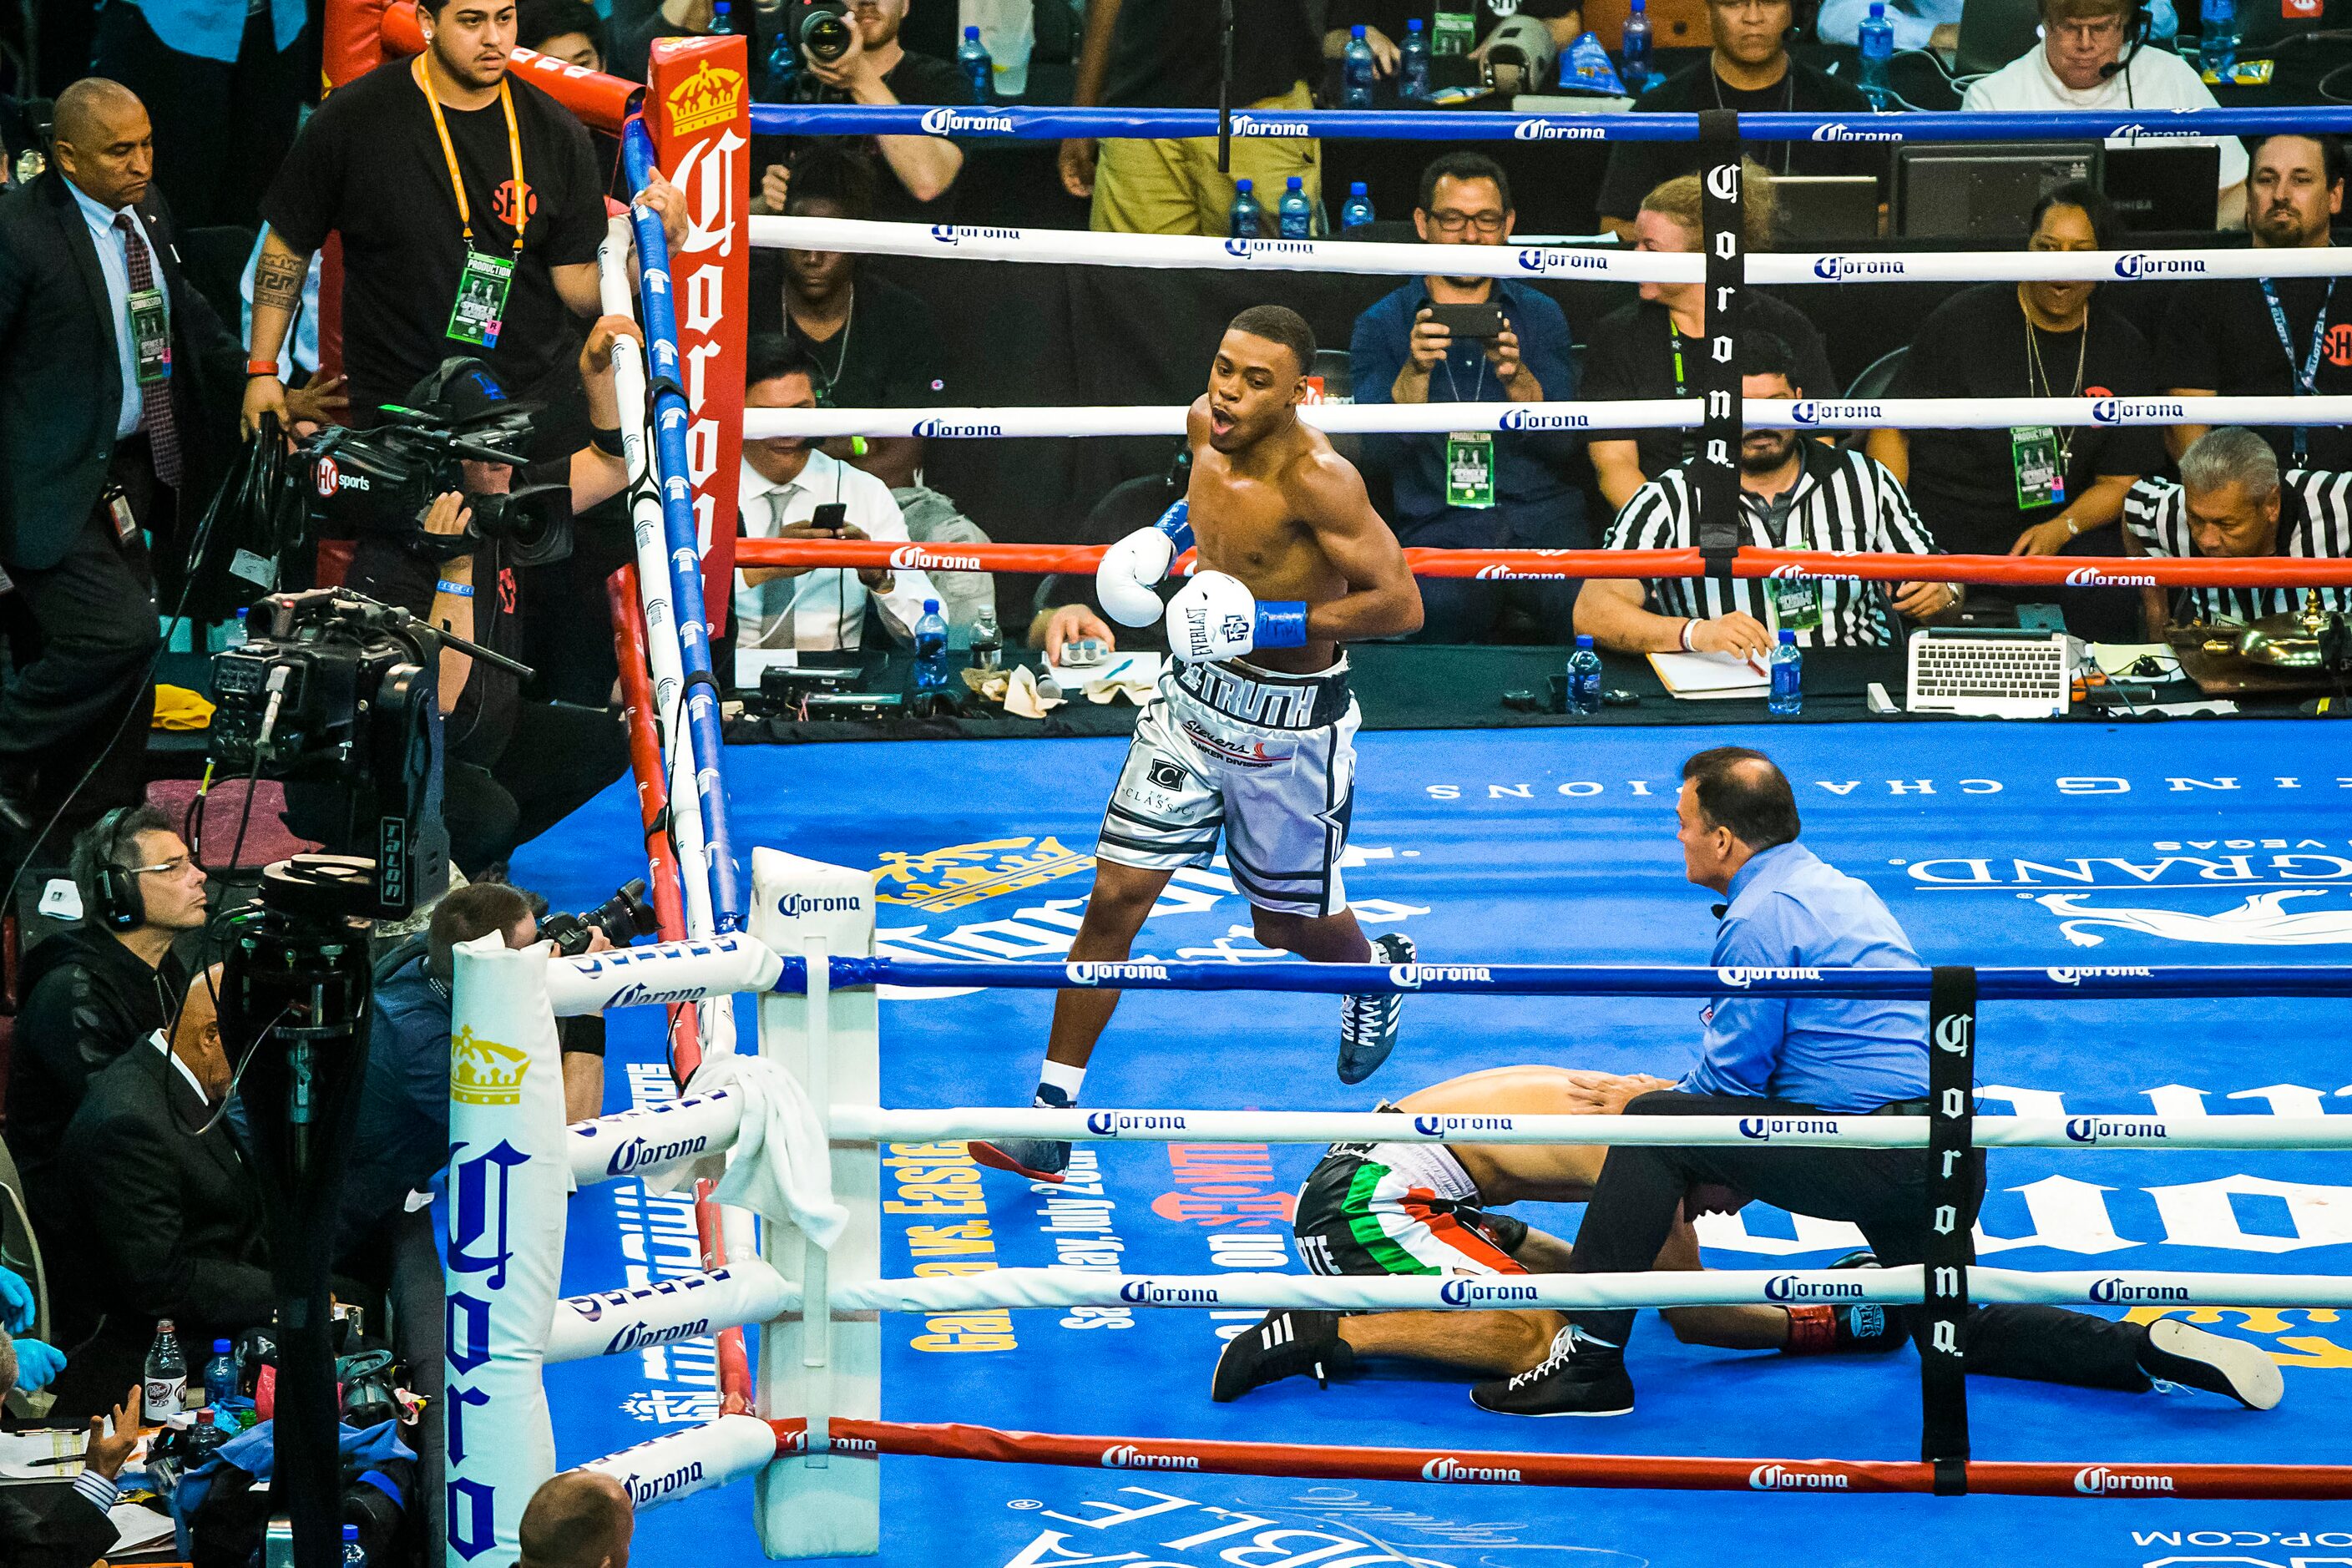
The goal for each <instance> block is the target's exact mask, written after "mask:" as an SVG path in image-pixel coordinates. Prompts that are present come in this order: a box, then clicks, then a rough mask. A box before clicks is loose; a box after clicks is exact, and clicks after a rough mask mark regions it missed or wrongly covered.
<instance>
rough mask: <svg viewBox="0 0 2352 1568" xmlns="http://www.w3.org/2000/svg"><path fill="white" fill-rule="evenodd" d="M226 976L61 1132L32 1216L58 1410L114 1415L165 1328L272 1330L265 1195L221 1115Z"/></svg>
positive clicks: (152, 1039) (132, 1057) (192, 1332)
mask: <svg viewBox="0 0 2352 1568" xmlns="http://www.w3.org/2000/svg"><path fill="white" fill-rule="evenodd" d="M218 984H219V972H218V971H217V969H215V971H213V972H212V973H210V974H208V975H205V976H199V977H198V979H197V981H196V984H194V985H192V986H190V987H189V989H188V994H187V1000H186V1001H185V1002H184V1004H182V1005H181V1007H180V1009H179V1014H178V1016H177V1017H175V1018H174V1019H173V1023H172V1027H171V1031H170V1033H169V1035H168V1036H167V1035H166V1034H165V1033H164V1032H163V1030H161V1029H159V1030H157V1031H156V1032H155V1033H154V1034H152V1035H151V1036H149V1037H147V1038H146V1039H145V1040H142V1041H141V1042H140V1043H138V1044H137V1045H134V1046H133V1047H131V1049H129V1050H127V1051H125V1052H124V1053H123V1054H122V1056H121V1058H118V1059H117V1060H116V1061H115V1062H114V1064H113V1065H112V1066H110V1067H109V1068H106V1069H105V1070H104V1071H103V1072H100V1073H99V1074H97V1075H96V1076H94V1077H93V1078H91V1079H90V1080H89V1092H88V1093H87V1094H85V1095H84V1096H83V1098H82V1102H81V1109H80V1110H77V1111H75V1112H74V1117H73V1121H71V1122H69V1123H68V1125H67V1128H66V1135H65V1143H64V1147H63V1150H62V1152H61V1153H60V1154H59V1168H60V1170H68V1171H71V1172H73V1173H75V1174H76V1176H77V1178H78V1179H76V1180H74V1181H71V1182H67V1183H60V1184H56V1185H55V1187H54V1190H53V1191H52V1192H51V1193H50V1194H49V1196H48V1198H47V1201H46V1202H45V1203H44V1204H43V1205H42V1206H41V1207H40V1208H38V1209H36V1210H35V1211H34V1212H33V1226H34V1231H35V1233H36V1234H37V1236H38V1237H39V1238H40V1243H41V1253H42V1258H43V1260H44V1261H45V1263H46V1264H47V1268H48V1272H49V1280H50V1293H49V1306H50V1310H51V1315H52V1316H53V1318H54V1319H55V1321H56V1323H57V1329H56V1333H57V1337H58V1342H59V1343H61V1344H63V1345H66V1346H68V1347H71V1348H69V1349H68V1352H67V1353H68V1356H69V1357H70V1359H69V1360H68V1362H67V1363H66V1369H65V1371H64V1372H63V1373H60V1374H59V1375H58V1380H57V1382H56V1384H54V1385H53V1387H54V1390H55V1393H56V1394H57V1405H56V1408H57V1410H58V1412H59V1413H60V1414H63V1415H71V1416H76V1417H79V1416H83V1415H94V1414H96V1413H98V1412H100V1411H101V1410H104V1409H105V1408H106V1407H107V1405H109V1404H110V1402H111V1401H112V1400H113V1398H114V1397H115V1395H116V1394H118V1393H119V1392H120V1391H121V1389H122V1388H123V1386H124V1385H125V1384H131V1383H135V1382H137V1381H138V1380H139V1377H140V1373H141V1370H142V1367H143V1366H144V1365H145V1363H146V1357H147V1350H148V1345H149V1342H151V1341H152V1339H153V1338H154V1334H155V1324H156V1322H157V1321H159V1320H161V1319H164V1318H169V1319H171V1320H172V1321H173V1325H174V1326H175V1327H176V1328H177V1329H178V1330H179V1333H180V1341H181V1342H182V1343H183V1344H187V1345H208V1344H210V1343H212V1342H213V1341H214V1340H215V1339H234V1338H235V1337H236V1335H238V1334H239V1333H242V1332H243V1331H246V1330H247V1329H249V1328H253V1327H255V1326H257V1325H259V1324H265V1323H267V1322H268V1321H269V1315H270V1312H271V1310H273V1309H274V1308H275V1307H276V1305H277V1291H276V1289H275V1287H274V1286H273V1284H272V1283H271V1279H270V1274H269V1269H268V1267H267V1264H266V1260H265V1258H264V1255H263V1250H262V1239H261V1192H260V1186H259V1183H258V1182H257V1179H256V1177H255V1175H254V1173H253V1172H252V1171H251V1170H250V1169H249V1168H248V1167H247V1164H246V1160H245V1155H244V1153H243V1152H241V1151H240V1150H239V1149H238V1147H237V1142H236V1138H235V1137H234V1136H233V1135H232V1134H231V1133H230V1131H229V1129H228V1125H227V1123H226V1121H224V1120H223V1119H222V1118H221V1117H220V1116H219V1115H218V1114H217V1112H218V1111H219V1110H221V1109H222V1106H221V1102H222V1100H224V1099H225V1098H226V1096H227V1094H228V1091H229V1078H230V1075H229V1064H228V1059H227V1058H226V1055H225V1054H224V1053H223V1052H222V1049H221V1040H220V1021H219V1015H218V1012H217V1008H216V1004H215V994H214V993H215V987H216V986H217V985H218Z"/></svg>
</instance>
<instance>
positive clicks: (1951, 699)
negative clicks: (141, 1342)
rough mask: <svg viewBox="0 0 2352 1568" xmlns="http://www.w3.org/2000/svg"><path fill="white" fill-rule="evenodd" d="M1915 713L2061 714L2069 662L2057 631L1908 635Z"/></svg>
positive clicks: (2067, 642) (2069, 649) (2069, 651)
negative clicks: (1909, 637) (1909, 639)
mask: <svg viewBox="0 0 2352 1568" xmlns="http://www.w3.org/2000/svg"><path fill="white" fill-rule="evenodd" d="M1910 655H1911V658H1910V691H1909V694H1908V700H1906V703H1905V704H1904V705H1905V707H1906V708H1907V709H1908V710H1910V711H1911V712H1914V713H1960V714H1967V715H1969V716H1971V717H1975V718H1984V719H2042V718H2053V717H2057V716H2060V715H2063V713H2064V712H2065V711H2066V708H2067V701H2068V697H2069V695H2070V690H2071V686H2072V678H2073V675H2074V644H2073V641H2072V639H2071V638H2069V637H2067V636H2066V634H2065V633H2063V632H2040V631H2020V632H2011V631H2000V630H1986V629H1980V628H1976V627H1953V628H1950V629H1945V628H1941V627H1933V626H1930V627H1923V628H1922V629H1920V630H1918V631H1915V632H1913V633H1912V634H1911V641H1910Z"/></svg>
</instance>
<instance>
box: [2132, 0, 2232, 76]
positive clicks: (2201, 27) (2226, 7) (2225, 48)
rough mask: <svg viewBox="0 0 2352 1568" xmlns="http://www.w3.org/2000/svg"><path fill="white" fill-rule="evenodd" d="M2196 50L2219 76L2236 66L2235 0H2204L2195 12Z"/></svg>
mask: <svg viewBox="0 0 2352 1568" xmlns="http://www.w3.org/2000/svg"><path fill="white" fill-rule="evenodd" d="M2126 47H2129V46H2128V45H2126ZM2197 54H2198V58H2200V60H2201V61H2203V63H2204V66H2205V69H2206V72H2207V73H2208V74H2209V75H2210V76H2212V77H2214V78H2215V79H2218V80H2221V81H2228V80H2229V79H2230V77H2231V72H2233V71H2235V70H2236V69H2237V68H2238V5H2237V0H2204V4H2203V5H2201V6H2200V8H2199V10H2198V13H2197Z"/></svg>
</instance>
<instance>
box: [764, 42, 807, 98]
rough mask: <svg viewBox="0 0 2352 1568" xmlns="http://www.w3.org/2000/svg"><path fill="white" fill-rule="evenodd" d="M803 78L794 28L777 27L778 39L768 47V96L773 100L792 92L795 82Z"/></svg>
mask: <svg viewBox="0 0 2352 1568" xmlns="http://www.w3.org/2000/svg"><path fill="white" fill-rule="evenodd" d="M800 78H801V57H800V56H799V54H798V53H797V52H795V51H794V50H793V35H792V29H791V28H789V27H779V28H777V29H776V41H775V42H774V43H773V44H772V45H771V46H770V47H769V49H768V86H767V92H768V98H769V99H770V100H771V101H773V100H780V99H782V98H784V97H786V96H787V95H788V94H790V93H791V91H792V89H793V83H794V82H796V81H798V80H800Z"/></svg>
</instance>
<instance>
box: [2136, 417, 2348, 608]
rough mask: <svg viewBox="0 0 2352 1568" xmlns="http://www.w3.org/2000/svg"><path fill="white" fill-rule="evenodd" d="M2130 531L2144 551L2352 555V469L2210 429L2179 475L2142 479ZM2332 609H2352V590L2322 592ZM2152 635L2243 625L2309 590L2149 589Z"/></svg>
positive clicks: (2237, 432) (2297, 602)
mask: <svg viewBox="0 0 2352 1568" xmlns="http://www.w3.org/2000/svg"><path fill="white" fill-rule="evenodd" d="M2124 527H2125V528H2126V529H2127V530H2128V531H2130V533H2131V537H2132V538H2133V540H2134V541H2136V542H2137V543H2138V545H2139V549H2140V553H2142V554H2144V555H2169V556H2172V557H2174V558H2176V559H2184V560H2185V559H2187V558H2188V557H2190V556H2195V555H2209V556H2220V557H2235V558H2240V559H2242V558H2245V557H2248V556H2258V555H2275V556H2287V557H2292V558H2295V559H2301V560H2340V559H2341V558H2343V557H2344V556H2346V555H2352V473H2336V472H2332V471H2330V470H2328V469H2326V468H2287V469H2285V470H2284V472H2282V471H2281V468H2280V465H2279V460H2278V454H2277V452H2276V451H2275V450H2274V449H2273V447H2272V446H2271V444H2270V443H2269V442H2268V441H2266V440H2264V439H2263V437H2262V436H2261V435H2260V434H2259V433H2257V432H2255V431H2252V430H2248V429H2244V428H2242V427H2241V426H2234V425H2225V426H2221V428H2220V429H2216V430H2208V431H2207V432H2205V434H2204V435H2202V436H2200V437H2198V438H2197V439H2196V440H2195V441H2194V442H2192V443H2191V444H2190V445H2189V449H2188V450H2187V451H2185V452H2183V453H2181V454H2180V479H2179V483H2177V484H2176V483H2174V482H2173V481H2171V480H2169V479H2142V480H2141V481H2140V482H2139V483H2137V484H2136V485H2134V486H2133V487H2132V488H2131V489H2129V490H2128V491H2126V492H2125V495H2124ZM2311 591H2312V592H2313V593H2314V594H2315V595H2317V596H2318V600H2319V607H2320V608H2321V609H2323V610H2352V591H2347V590H2346V589H2343V588H2315V589H2313V590H2311ZM2140 592H2141V593H2142V594H2143V595H2145V596H2146V598H2147V637H2148V640H2149V641H2150V642H2162V641H2163V640H2164V634H2165V631H2166V628H2167V627H2168V626H2176V625H2177V626H2193V625H2204V626H2243V625H2245V624H2247V623H2249V622H2251V621H2253V620H2256V619H2259V618H2260V617H2262V616H2276V615H2284V614H2285V613H2287V612H2289V611H2293V610H2298V609H2300V608H2302V606H2303V595H2304V590H2303V589H2301V588H2263V587H2242V588H2238V587H2207V588H2176V589H2171V590H2166V589H2163V588H2143V589H2141V590H2140Z"/></svg>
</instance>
